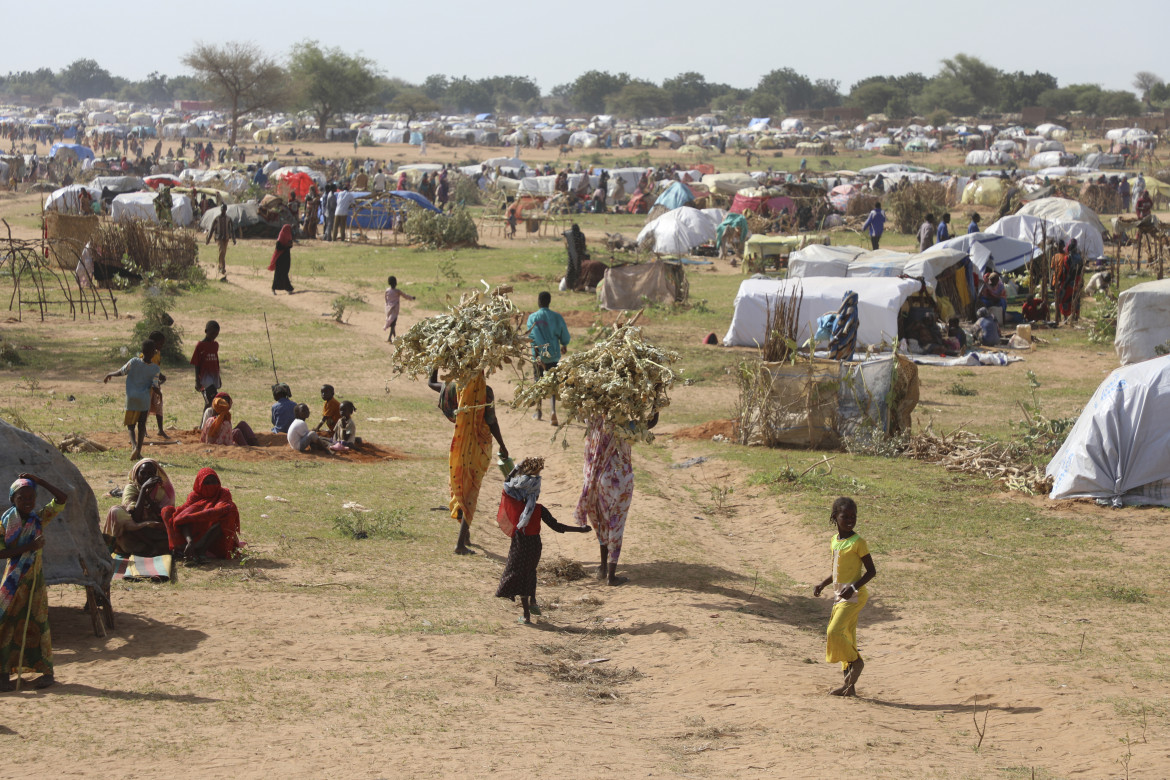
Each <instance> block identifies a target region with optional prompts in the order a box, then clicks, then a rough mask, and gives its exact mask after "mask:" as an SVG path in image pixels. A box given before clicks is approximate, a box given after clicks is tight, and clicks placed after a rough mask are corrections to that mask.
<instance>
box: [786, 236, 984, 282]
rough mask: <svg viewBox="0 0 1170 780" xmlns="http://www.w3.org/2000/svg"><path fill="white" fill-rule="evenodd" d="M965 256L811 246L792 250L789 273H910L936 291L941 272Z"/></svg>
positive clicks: (951, 251)
mask: <svg viewBox="0 0 1170 780" xmlns="http://www.w3.org/2000/svg"><path fill="white" fill-rule="evenodd" d="M809 250H812V251H809ZM826 250H827V251H826ZM850 255H852V257H851V256H850ZM966 256H967V253H966V252H964V251H960V250H958V249H940V250H938V251H935V252H923V253H921V254H914V255H911V254H907V253H905V252H894V251H892V250H889V249H878V250H875V251H866V250H863V249H861V250H859V248H858V247H828V246H819V247H818V246H810V247H805V248H804V249H802V250H799V251H797V252H793V253H792V255H791V256H790V257H789V258H788V276H789V278H809V277H836V278H840V277H842V276H844V277H847V278H850V279H856V278H875V277H876V278H881V277H899V276H909V277H912V278H915V279H922V280H923V281H924V282H926V286H927V287H928V288H929V289H930V290H931V291H932V292H933V291H934V288H935V285H936V284H937V282H938V277H939V275H940V274H942V273H943V272H944V271H946V270H947V269H948V268H950V267H951V266H953V265H955V264H956V263H960V262H962V261H963V258H965V257H966ZM842 271H844V273H842Z"/></svg>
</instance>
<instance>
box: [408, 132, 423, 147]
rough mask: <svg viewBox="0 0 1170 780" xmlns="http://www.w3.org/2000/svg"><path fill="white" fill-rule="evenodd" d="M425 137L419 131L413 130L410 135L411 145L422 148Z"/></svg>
mask: <svg viewBox="0 0 1170 780" xmlns="http://www.w3.org/2000/svg"><path fill="white" fill-rule="evenodd" d="M422 142H423V136H422V133H420V132H418V131H417V130H412V131H411V133H410V143H411V144H413V145H414V146H422Z"/></svg>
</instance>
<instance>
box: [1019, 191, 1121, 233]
mask: <svg viewBox="0 0 1170 780" xmlns="http://www.w3.org/2000/svg"><path fill="white" fill-rule="evenodd" d="M1016 213H1017V214H1023V215H1025V216H1030V217H1040V218H1041V219H1049V220H1052V221H1053V222H1087V223H1089V224H1090V225H1092V226H1093V227H1095V228H1097V231H1098V232H1100V233H1104V232H1105V226H1104V225H1102V224H1101V218H1100V217H1098V216H1097V212H1095V211H1093V210H1092V209H1091V208H1089V207H1088V206H1086V205H1085V204H1083V203H1081V202H1080V201H1076V200H1069V199H1068V198H1040V199H1039V200H1034V201H1032V202H1031V203H1025V204H1024V207H1023V208H1021V209H1020V210H1019V211H1018V212H1016Z"/></svg>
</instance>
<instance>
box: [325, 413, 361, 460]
mask: <svg viewBox="0 0 1170 780" xmlns="http://www.w3.org/2000/svg"><path fill="white" fill-rule="evenodd" d="M356 411H357V409H355V408H354V405H353V403H352V402H350V401H342V402H341V417H340V418H339V419H338V420H337V427H335V428H334V429H333V443H332V444H331V445H330V447H329V448H330V449H332V450H334V451H340V450H349V449H353V447H354V445H355V444H357V426H356V425H354V422H353V413H354V412H356Z"/></svg>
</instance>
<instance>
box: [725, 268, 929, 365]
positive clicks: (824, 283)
mask: <svg viewBox="0 0 1170 780" xmlns="http://www.w3.org/2000/svg"><path fill="white" fill-rule="evenodd" d="M798 286H799V287H800V289H801V292H802V294H803V298H802V299H801V303H800V313H799V314H798V315H797V322H798V323H799V324H800V330H799V332H798V333H797V338H796V340H797V342H803V341H805V340H807V339H808V338H810V337H811V336H812V335H813V334H812V332H811V330H810V326H811V327H815V323H816V321H817V318H818V317H820V316H822V315H824V314H829V313H832V312H835V311H837V309H838V308H839V307H840V306H841V301H842V300H843V299H844V297H845V294H846V293H847V292H851V291H852V292H856V293H857V295H858V320H859V323H858V327H857V344H858V347H859V348H864V347H866V346H879V345H881V344H896V343H897V341H898V311H899V310H900V309H901V308H902V304H903V303H905V302H906V299H907V298H909V297H910V296H911V295H913V294H914V293H916V292H918V291H919V289H921V287H922V285H921V284H919V282H917V281H915V280H912V279H834V278H822V277H811V278H803V279H783V280H775V279H745V280H744V281H742V282H741V283H740V285H739V292H738V293H736V296H735V313H734V314H733V315H732V317H731V325H730V327H729V328H728V330H727V335H725V336H724V337H723V345H724V346H727V347H752V346H757V345H759V344H762V343H764V329H765V327H766V320H767V316H768V311H769V309H770V307H771V306H772V303H773V302H775V301H776V300H779V299H780V298H787V297H789V296H790V295H791V294H792V292H793V290H794V289H795V288H796V287H798Z"/></svg>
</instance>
